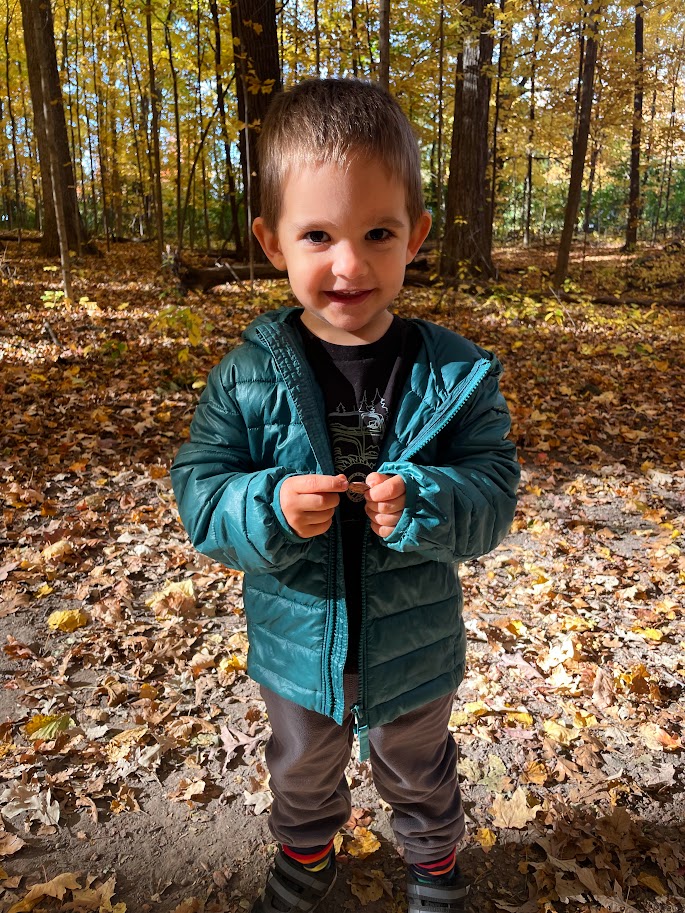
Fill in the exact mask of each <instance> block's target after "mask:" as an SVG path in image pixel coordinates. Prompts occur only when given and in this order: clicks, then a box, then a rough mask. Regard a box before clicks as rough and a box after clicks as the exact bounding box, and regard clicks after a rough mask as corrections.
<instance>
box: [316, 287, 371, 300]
mask: <svg viewBox="0 0 685 913" xmlns="http://www.w3.org/2000/svg"><path fill="white" fill-rule="evenodd" d="M371 291H372V290H371V289H370V288H363V289H344V290H343V289H331V290H329V291H327V292H326V293H325V294H326V296H327V298H329V300H330V301H334V302H336V303H337V304H359V303H360V302H361V301H364V300H365V299H366V298H367V297H368V295H370V294H371Z"/></svg>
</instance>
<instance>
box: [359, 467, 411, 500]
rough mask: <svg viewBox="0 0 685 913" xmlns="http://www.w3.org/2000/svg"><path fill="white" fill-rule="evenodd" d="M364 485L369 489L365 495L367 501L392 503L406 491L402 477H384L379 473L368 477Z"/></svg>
mask: <svg viewBox="0 0 685 913" xmlns="http://www.w3.org/2000/svg"><path fill="white" fill-rule="evenodd" d="M366 484H367V485H368V486H369V489H370V490H369V491H367V493H366V500H367V501H394V500H395V499H396V498H401V497H402V495H404V494H405V493H406V491H407V488H406V485H405V483H404V479H403V478H402V476H386V475H381V473H379V472H372V473H371V474H370V475H368V476H367V477H366Z"/></svg>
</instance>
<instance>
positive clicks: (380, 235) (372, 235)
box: [366, 228, 393, 241]
mask: <svg viewBox="0 0 685 913" xmlns="http://www.w3.org/2000/svg"><path fill="white" fill-rule="evenodd" d="M392 236H393V235H392V232H391V231H390V230H389V229H387V228H372V229H371V231H370V232H367V235H366V237H367V238H368V239H369V241H387V240H388V238H392Z"/></svg>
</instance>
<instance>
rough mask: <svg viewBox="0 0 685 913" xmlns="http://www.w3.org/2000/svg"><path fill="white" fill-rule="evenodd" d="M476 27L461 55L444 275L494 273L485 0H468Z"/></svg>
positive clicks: (489, 46)
mask: <svg viewBox="0 0 685 913" xmlns="http://www.w3.org/2000/svg"><path fill="white" fill-rule="evenodd" d="M466 5H467V7H468V8H469V9H470V10H471V13H472V17H471V22H472V28H471V30H470V32H469V34H467V35H466V37H465V40H464V47H463V50H462V52H461V53H460V54H459V57H458V60H457V74H456V88H455V101H454V128H453V133H452V150H451V156H450V174H449V180H448V183H447V206H446V212H445V239H444V243H443V249H442V257H441V261H440V272H441V274H442V275H444V276H453V277H454V276H457V275H458V274H459V271H460V269H462V268H464V269H466V270H467V271H469V272H476V273H481V274H483V275H487V276H490V275H492V274H493V272H494V267H493V264H492V221H491V215H492V212H491V208H490V192H489V187H488V184H487V179H486V172H487V163H488V113H489V104H490V76H489V75H488V68H489V66H490V64H491V61H492V49H493V38H492V31H491V30H492V14H491V12H490V11H488V12H486V5H485V0H468V2H467V4H466Z"/></svg>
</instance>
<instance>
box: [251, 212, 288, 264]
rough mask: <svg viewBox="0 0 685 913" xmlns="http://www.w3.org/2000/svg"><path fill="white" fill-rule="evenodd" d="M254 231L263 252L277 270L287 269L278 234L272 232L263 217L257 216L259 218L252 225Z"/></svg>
mask: <svg viewBox="0 0 685 913" xmlns="http://www.w3.org/2000/svg"><path fill="white" fill-rule="evenodd" d="M252 231H253V233H254V236H255V238H256V239H257V240H258V241H259V243H260V244H261V247H262V250H263V251H264V253H265V254H266V255H267V257H268V258H269V260H270V261H271V262H272V263H273V265H274V266H275V267H276V269H282V270H285V269H287V267H286V264H285V257H284V256H283V253H282V252H281V248H280V246H279V244H278V233H277V232H275V231H271V229H270V228H267V226H266V222H265V221H264V219H263V218H262V217H261V216H257V218H256V219H255V220H254V222H253V223H252Z"/></svg>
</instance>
